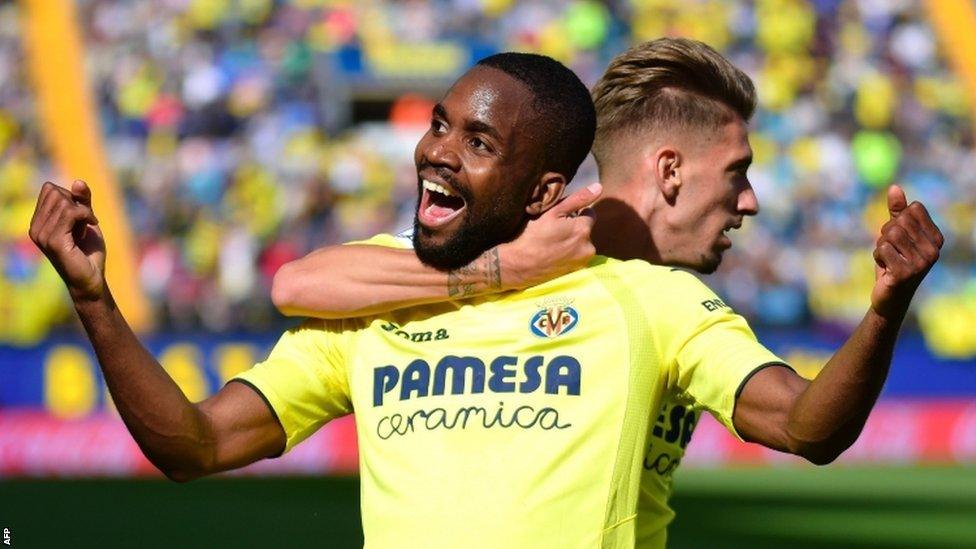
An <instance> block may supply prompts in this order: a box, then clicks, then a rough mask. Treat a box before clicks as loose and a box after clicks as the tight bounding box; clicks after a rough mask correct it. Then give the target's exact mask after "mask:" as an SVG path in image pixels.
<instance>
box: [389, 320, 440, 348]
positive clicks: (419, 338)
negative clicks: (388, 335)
mask: <svg viewBox="0 0 976 549" xmlns="http://www.w3.org/2000/svg"><path fill="white" fill-rule="evenodd" d="M380 327H381V328H383V330H385V331H387V332H392V333H393V334H394V335H397V336H399V337H402V338H403V339H406V340H408V341H413V342H415V343H423V342H425V341H431V340H438V341H439V340H441V339H448V338H450V337H451V336H450V335H449V334H448V333H447V330H445V329H444V328H440V329H437V330H434V331H429V332H406V331H404V330H402V329H401V328H400V327H399V326H397V325H396V324H394V323H392V322H387V323H386V324H384V325H382V326H380Z"/></svg>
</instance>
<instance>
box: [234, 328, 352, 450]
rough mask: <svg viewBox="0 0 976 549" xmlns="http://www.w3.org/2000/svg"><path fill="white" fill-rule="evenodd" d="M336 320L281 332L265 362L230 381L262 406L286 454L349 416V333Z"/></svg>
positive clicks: (350, 399)
mask: <svg viewBox="0 0 976 549" xmlns="http://www.w3.org/2000/svg"><path fill="white" fill-rule="evenodd" d="M340 328H341V322H339V321H324V320H309V321H306V322H304V323H303V324H301V325H300V326H298V327H296V328H293V329H291V330H288V331H287V332H285V333H284V334H283V335H282V336H281V338H280V339H279V340H278V342H277V343H276V344H275V346H274V348H273V349H272V350H271V354H270V355H269V356H268V358H267V360H265V361H264V362H261V363H258V364H257V365H255V366H254V367H253V368H251V369H250V370H248V371H246V372H243V373H241V374H239V375H237V376H236V377H234V378H233V379H232V381H237V382H241V383H244V384H246V385H249V386H250V387H251V388H253V389H255V390H256V391H257V392H258V393H259V394H260V395H261V396H262V397H263V398H264V400H265V402H267V404H268V406H269V407H270V408H271V410H272V411H273V412H274V414H275V416H277V418H278V421H279V423H281V427H282V428H283V429H284V431H285V437H286V443H285V452H287V451H289V450H291V449H292V448H293V447H294V446H295V445H296V444H298V443H299V442H301V441H303V440H305V439H306V438H308V437H309V436H311V435H312V433H314V432H315V431H317V430H318V429H319V428H320V427H322V426H323V425H325V424H326V423H328V422H329V421H331V420H333V419H335V418H337V417H341V416H344V415H346V414H349V413H352V398H351V396H350V390H349V381H348V379H349V378H348V376H347V375H346V373H347V368H346V356H347V351H348V350H347V348H346V347H347V346H348V344H349V340H350V338H351V335H350V334H349V333H348V332H344V331H342V330H341V329H340Z"/></svg>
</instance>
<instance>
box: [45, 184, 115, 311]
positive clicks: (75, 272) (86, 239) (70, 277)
mask: <svg viewBox="0 0 976 549" xmlns="http://www.w3.org/2000/svg"><path fill="white" fill-rule="evenodd" d="M30 238H31V240H33V241H34V244H37V247H38V248H40V249H41V251H42V252H44V255H45V256H47V258H48V260H50V261H51V264H52V265H54V268H55V269H57V271H58V274H60V275H61V278H62V279H64V282H65V284H66V285H67V286H68V291H69V292H70V294H71V297H72V299H74V300H75V301H79V300H96V299H99V298H100V297H102V295H103V293H104V292H105V275H104V273H105V240H104V239H103V238H102V232H101V230H100V229H99V228H98V219H97V218H96V217H95V213H94V212H93V211H92V207H91V190H90V189H89V188H88V185H86V184H85V182H84V181H78V180H76V181H75V182H74V183H72V184H71V190H70V191H69V190H68V189H65V188H62V187H59V186H57V185H55V184H54V183H51V182H47V183H45V184H44V186H43V187H41V193H40V195H39V196H38V197H37V207H36V208H35V209H34V217H33V218H31V224H30Z"/></svg>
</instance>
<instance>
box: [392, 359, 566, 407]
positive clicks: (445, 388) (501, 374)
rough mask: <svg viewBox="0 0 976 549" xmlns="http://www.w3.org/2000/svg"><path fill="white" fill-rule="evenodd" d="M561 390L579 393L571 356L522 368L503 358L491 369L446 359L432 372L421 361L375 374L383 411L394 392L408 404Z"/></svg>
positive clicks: (537, 361) (525, 364) (527, 363)
mask: <svg viewBox="0 0 976 549" xmlns="http://www.w3.org/2000/svg"><path fill="white" fill-rule="evenodd" d="M520 370H521V373H522V375H521V376H519V371H520ZM448 379H450V383H448ZM560 388H563V389H564V392H565V394H567V395H577V396H578V395H579V394H580V363H579V361H578V360H576V359H575V358H573V357H571V356H566V355H559V356H556V357H553V358H552V359H550V360H549V361H548V362H546V360H545V358H544V357H542V356H532V357H529V358H528V359H527V360H525V361H524V362H521V363H520V360H519V358H518V357H515V356H505V355H503V356H499V357H496V358H495V359H493V360H491V361H489V362H488V363H487V364H486V363H485V362H484V361H482V360H481V359H480V358H477V357H473V356H445V357H444V358H442V359H440V361H438V362H437V365H436V366H434V367H433V368H431V366H430V364H428V363H427V361H426V360H423V359H420V358H418V359H416V360H413V361H412V362H410V364H408V365H407V366H406V367H405V368H403V369H402V370H401V369H400V368H398V367H396V366H394V365H389V366H380V367H378V368H375V369H374V370H373V405H374V406H382V405H383V400H384V398H385V397H386V396H387V395H389V394H390V393H397V394H398V396H399V399H400V400H408V399H412V398H421V397H427V396H434V395H444V394H452V395H460V394H465V393H467V394H479V393H484V392H485V391H486V390H487V391H489V392H492V393H514V392H516V391H517V392H519V393H532V392H535V391H538V390H540V389H541V390H544V391H545V392H546V393H547V394H550V395H555V394H559V390H560Z"/></svg>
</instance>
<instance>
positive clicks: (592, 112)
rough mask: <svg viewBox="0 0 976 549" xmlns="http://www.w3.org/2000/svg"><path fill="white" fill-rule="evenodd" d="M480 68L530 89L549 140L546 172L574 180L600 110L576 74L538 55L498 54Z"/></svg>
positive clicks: (588, 149)
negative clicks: (490, 68) (499, 74)
mask: <svg viewBox="0 0 976 549" xmlns="http://www.w3.org/2000/svg"><path fill="white" fill-rule="evenodd" d="M478 65H483V66H486V67H492V68H494V69H498V70H500V71H502V72H504V73H505V74H508V75H509V76H511V77H512V78H515V79H516V80H518V81H519V82H521V83H523V84H525V86H526V87H527V88H529V91H530V92H532V94H533V96H534V99H533V102H532V106H533V108H534V109H535V112H536V116H537V117H538V118H537V120H538V122H539V125H540V128H539V129H540V130H541V131H540V133H541V135H542V139H544V140H545V141H544V150H545V152H544V154H545V158H544V159H543V162H544V164H545V169H546V170H552V171H555V172H557V173H561V174H563V175H564V176H566V182H567V183H568V182H570V181H572V179H573V176H575V175H576V170H578V169H579V166H580V164H582V163H583V160H584V159H586V155H587V153H589V152H590V147H591V146H592V145H593V136H594V134H595V133H596V109H595V108H594V107H593V100H592V99H591V98H590V92H589V90H587V89H586V86H585V85H584V84H583V82H582V81H580V79H579V77H578V76H576V73H574V72H573V71H571V70H569V69H568V68H566V66H565V65H563V64H562V63H560V62H559V61H556V60H555V59H553V58H551V57H546V56H545V55H537V54H534V53H513V52H506V53H497V54H495V55H491V56H489V57H485V58H484V59H482V60H481V61H478Z"/></svg>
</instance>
